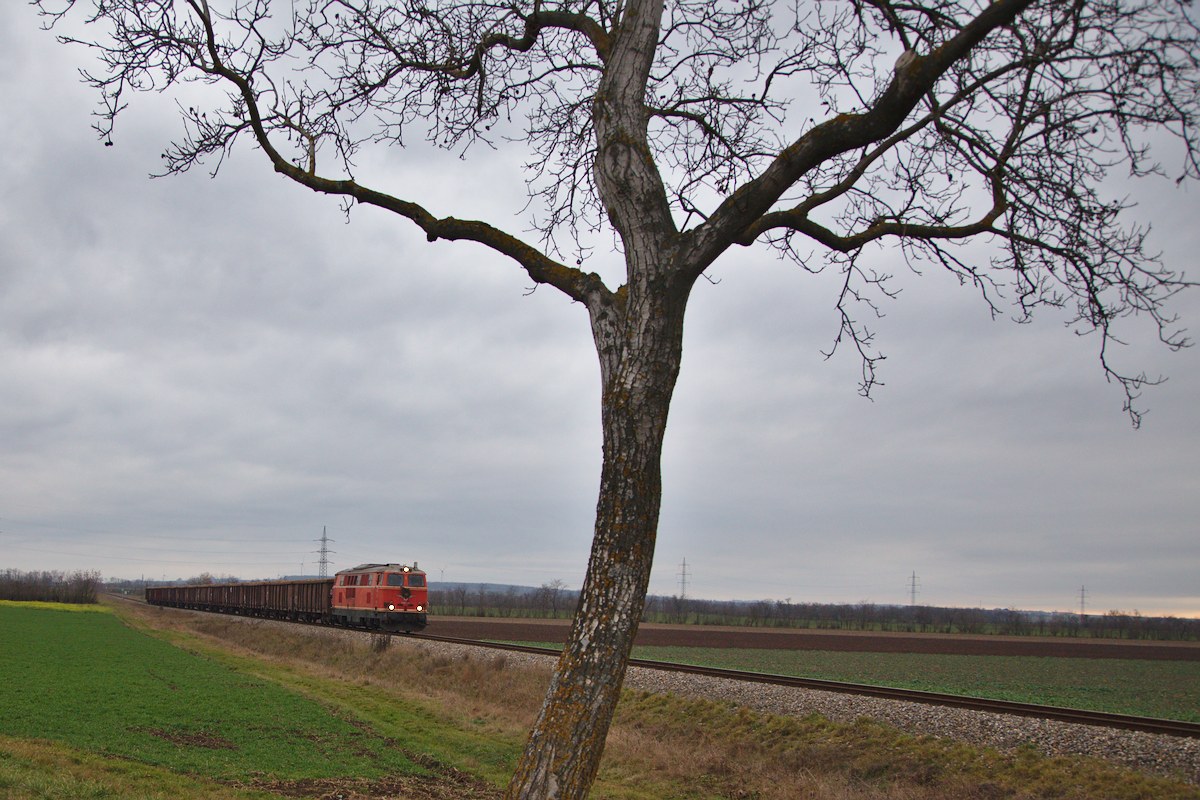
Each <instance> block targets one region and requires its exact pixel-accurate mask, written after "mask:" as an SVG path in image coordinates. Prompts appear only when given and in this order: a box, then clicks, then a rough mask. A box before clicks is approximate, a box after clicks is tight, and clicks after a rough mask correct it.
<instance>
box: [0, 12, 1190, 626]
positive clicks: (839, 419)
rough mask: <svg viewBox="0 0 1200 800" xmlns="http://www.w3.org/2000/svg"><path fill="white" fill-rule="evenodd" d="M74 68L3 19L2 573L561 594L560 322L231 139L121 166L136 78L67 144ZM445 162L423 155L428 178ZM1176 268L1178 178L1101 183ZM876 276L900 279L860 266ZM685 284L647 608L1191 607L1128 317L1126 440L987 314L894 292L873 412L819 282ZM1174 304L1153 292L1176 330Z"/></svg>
mask: <svg viewBox="0 0 1200 800" xmlns="http://www.w3.org/2000/svg"><path fill="white" fill-rule="evenodd" d="M85 58H86V55H85V54H83V53H80V52H77V51H73V50H70V49H68V48H65V47H62V46H60V45H57V44H55V43H54V41H53V39H52V37H51V36H50V35H49V34H46V33H44V32H41V31H39V30H38V25H37V21H36V19H35V17H34V15H33V13H32V11H31V10H30V9H29V8H28V7H27V6H25V4H23V3H5V4H3V6H0V109H3V110H2V111H0V174H2V175H3V181H4V189H5V190H4V195H3V199H2V200H0V569H7V568H15V569H20V570H41V569H60V570H74V569H88V570H98V571H99V572H101V573H102V574H103V575H104V576H105V577H123V578H138V577H142V576H144V577H146V578H154V579H162V578H165V579H174V578H178V577H186V576H191V575H196V574H198V573H201V572H211V573H214V574H218V575H237V576H241V577H276V576H280V575H284V574H295V573H297V572H300V571H301V570H304V571H305V572H309V573H315V572H316V562H317V554H316V550H317V549H318V546H319V545H318V543H317V540H318V539H319V538H320V536H321V532H322V529H323V528H327V529H328V532H329V536H330V538H331V539H332V540H333V542H332V544H331V545H330V548H331V550H332V551H333V554H332V555H331V563H332V568H333V569H341V568H344V567H347V566H352V565H354V564H356V563H360V562H364V561H402V562H412V561H417V562H419V564H420V566H421V567H423V568H425V569H427V570H429V572H430V574H431V578H432V579H433V580H439V579H444V580H447V581H450V580H455V581H488V582H497V583H518V584H525V585H535V586H536V585H540V584H542V583H545V582H547V581H551V580H554V579H561V580H563V581H564V582H565V583H566V584H567V585H569V586H571V587H578V586H579V584H580V582H581V580H582V576H583V572H584V569H585V566H586V560H587V552H588V545H589V542H590V538H591V524H592V517H593V512H594V508H595V493H596V489H597V484H598V476H599V467H600V439H599V378H598V368H597V366H596V360H595V355H594V351H593V348H592V342H591V338H590V333H589V330H588V325H587V319H586V315H585V312H584V310H583V308H582V307H581V306H578V305H572V304H571V303H569V302H568V301H567V300H566V299H565V298H564V297H563V296H561V295H559V294H558V293H556V292H555V291H553V290H551V289H549V288H547V287H543V288H542V289H540V290H538V291H537V292H535V293H533V294H530V293H529V291H528V289H529V285H530V281H529V280H528V279H527V278H525V277H523V274H522V273H521V272H520V271H519V270H518V269H517V268H516V267H515V266H513V265H512V264H511V263H509V262H506V261H504V260H502V259H500V258H498V257H496V256H493V255H491V254H489V253H488V252H486V251H484V250H483V249H481V248H478V247H475V246H473V245H469V244H453V243H437V244H432V245H431V244H428V243H427V242H426V241H425V239H424V237H423V236H422V235H420V233H419V231H417V230H416V229H415V228H413V227H411V226H409V225H407V224H405V223H404V222H403V221H401V220H398V219H396V218H389V217H388V216H387V215H385V214H383V213H382V212H375V211H371V210H361V209H360V210H356V211H355V212H354V213H353V214H352V215H351V217H350V220H349V223H347V221H346V218H345V216H344V215H343V214H342V213H341V210H340V208H339V206H338V204H337V202H335V201H331V200H329V199H325V198H320V197H316V196H314V195H311V194H309V193H307V192H306V190H303V189H301V188H300V187H297V186H295V185H292V184H289V183H288V182H286V181H285V180H284V179H282V178H280V177H278V176H276V175H274V173H272V172H271V170H270V169H269V167H268V166H267V164H266V162H265V160H264V159H263V158H262V156H261V154H259V153H257V152H255V151H252V150H250V149H248V148H245V149H242V150H239V151H237V152H236V153H235V154H234V156H233V158H232V160H231V161H230V162H229V163H227V164H226V166H225V167H224V168H223V170H222V172H221V173H220V175H218V176H217V178H216V179H210V178H209V177H208V175H207V174H206V173H205V172H204V171H203V170H197V171H194V172H193V173H192V174H188V175H185V176H182V177H174V178H168V179H158V180H149V179H148V178H147V175H148V174H149V173H151V172H153V171H155V170H156V169H157V161H158V158H159V154H160V153H161V152H162V149H163V148H164V147H165V145H166V144H167V143H168V142H169V141H170V140H171V138H172V137H174V136H175V135H176V134H177V133H178V121H177V119H176V117H175V115H174V110H173V106H172V105H171V102H170V101H169V100H168V99H167V98H160V97H142V98H136V102H135V106H134V109H133V111H132V112H131V113H130V114H129V115H128V117H127V118H126V119H125V120H124V123H123V125H122V127H121V129H120V130H119V132H118V136H117V138H116V143H115V146H113V147H104V146H102V145H101V143H100V142H99V141H97V139H96V136H95V134H94V132H93V131H92V130H91V129H90V127H89V125H90V122H91V120H90V116H89V115H90V113H91V111H92V110H93V108H94V104H93V101H94V97H93V96H92V95H91V94H90V92H89V91H88V90H87V89H86V88H85V87H83V86H82V85H81V84H80V83H79V81H78V77H77V75H76V72H75V70H76V69H77V67H78V66H80V65H81V64H83V63H85V61H84V59H85ZM479 155H481V156H484V158H483V159H482V160H480V159H475V160H474V161H472V162H471V163H470V165H469V166H470V169H469V171H467V172H463V171H462V170H461V167H462V164H461V163H460V162H458V161H457V159H456V158H455V157H454V156H444V155H443V156H441V157H431V156H430V155H429V154H428V153H424V152H421V153H413V154H408V153H403V152H392V153H389V154H386V155H385V156H383V157H380V158H379V159H378V160H377V161H375V162H370V161H368V162H366V168H365V169H364V170H363V175H364V177H367V178H370V179H373V180H376V182H377V183H378V184H379V188H382V189H385V190H393V191H396V192H399V193H403V192H405V191H410V189H409V188H407V187H421V191H423V192H426V193H427V195H428V196H429V198H430V200H429V206H430V207H431V208H432V210H433V211H434V213H436V214H439V215H449V214H454V215H458V216H469V215H474V216H478V217H481V218H485V219H487V220H488V221H491V222H493V223H496V224H498V225H501V226H502V227H509V228H513V229H516V230H517V231H519V230H521V228H522V222H521V221H520V218H519V217H517V216H516V214H517V212H518V211H519V210H520V208H521V206H522V203H523V200H524V194H523V187H522V185H521V184H520V174H519V173H517V172H514V171H513V170H512V169H510V168H506V166H505V165H504V164H503V163H500V161H499V160H498V159H491V160H489V159H488V158H487V157H486V154H485V153H483V151H480V153H479ZM451 170H453V172H452V171H451ZM1122 191H1128V192H1132V193H1135V195H1136V196H1137V197H1139V198H1140V199H1141V201H1142V206H1141V209H1140V214H1141V216H1142V218H1143V219H1145V220H1147V221H1150V222H1152V223H1153V225H1154V235H1153V243H1154V246H1155V247H1156V248H1158V249H1160V250H1162V251H1163V253H1164V255H1165V258H1166V260H1167V261H1168V262H1169V263H1170V264H1171V265H1173V266H1175V267H1177V268H1180V269H1184V270H1186V271H1188V272H1189V274H1190V275H1192V276H1196V275H1200V269H1197V268H1196V265H1195V254H1196V253H1200V224H1198V223H1197V220H1200V194H1198V192H1200V187H1191V188H1190V189H1189V188H1186V187H1185V188H1182V189H1177V188H1176V187H1175V186H1174V185H1173V184H1172V183H1171V182H1169V181H1162V182H1158V183H1154V184H1150V185H1147V186H1144V187H1133V188H1128V189H1122ZM878 264H879V265H880V266H881V267H882V268H885V269H891V270H894V271H902V270H903V267H902V266H901V265H900V262H899V261H898V260H897V258H896V257H895V256H894V255H892V254H889V253H887V252H883V253H881V254H880V255H879V257H878ZM709 275H710V277H711V278H712V282H707V281H702V282H701V283H700V284H699V286H698V287H697V289H696V291H695V293H694V295H693V300H692V304H691V307H690V310H689V317H688V330H687V334H686V341H685V353H684V365H683V373H682V376H681V378H680V381H679V386H678V390H677V392H676V396H675V402H674V406H673V410H672V416H671V421H670V424H669V426H668V434H667V443H666V452H665V456H664V500H663V512H662V520H661V525H660V533H659V543H658V550H657V556H656V565H655V569H654V573H653V576H652V580H651V591H652V592H654V593H660V594H677V593H678V592H679V591H680V589H681V585H680V573H681V572H682V570H681V564H682V563H683V561H684V560H685V559H686V562H687V569H686V572H687V587H686V588H687V594H688V595H689V596H695V597H705V598H747V599H751V598H773V599H784V598H791V599H792V600H793V601H795V602H807V601H817V602H859V601H863V600H868V601H872V602H876V603H907V602H908V601H909V599H910V594H909V592H910V588H911V583H912V576H913V574H914V573H915V575H916V579H917V590H918V595H917V600H918V602H922V603H928V604H934V605H965V606H983V607H988V608H991V607H1016V608H1031V609H1032V608H1042V609H1059V610H1076V611H1077V610H1078V608H1079V602H1080V590H1081V587H1086V588H1085V602H1086V607H1087V610H1089V611H1092V612H1103V611H1106V610H1108V609H1122V610H1127V611H1132V610H1133V609H1139V610H1141V611H1142V612H1143V613H1172V614H1177V615H1189V616H1200V536H1198V520H1200V460H1198V456H1197V445H1198V444H1200V419H1198V417H1197V413H1196V408H1197V399H1198V398H1200V350H1197V349H1196V348H1193V349H1191V350H1188V351H1184V352H1181V353H1170V352H1169V351H1167V350H1166V349H1165V348H1163V347H1161V346H1158V345H1156V344H1155V343H1154V342H1153V331H1151V330H1150V329H1149V328H1147V327H1137V326H1134V328H1131V329H1129V330H1128V332H1127V333H1128V335H1129V337H1130V338H1131V340H1132V341H1133V342H1134V343H1133V344H1131V346H1129V347H1127V348H1125V349H1124V350H1123V351H1122V352H1121V354H1120V356H1119V358H1120V360H1121V363H1123V364H1124V365H1126V366H1130V367H1136V368H1139V369H1145V371H1146V372H1148V373H1150V374H1159V373H1162V374H1165V375H1167V376H1169V378H1170V380H1169V381H1168V382H1167V383H1166V384H1165V385H1163V386H1161V387H1158V388H1154V389H1151V390H1148V391H1147V392H1146V394H1145V397H1144V402H1145V405H1146V406H1147V407H1148V408H1149V409H1150V413H1149V414H1148V415H1147V417H1146V420H1145V423H1144V425H1143V427H1142V429H1141V430H1138V431H1134V430H1132V428H1131V426H1130V424H1129V422H1128V419H1127V418H1126V417H1125V416H1124V415H1123V413H1122V410H1121V404H1122V394H1121V392H1120V390H1119V388H1118V387H1116V386H1114V385H1110V384H1107V383H1106V382H1105V380H1104V376H1103V373H1102V371H1101V369H1100V367H1099V364H1098V362H1097V351H1096V346H1097V342H1096V341H1095V339H1094V338H1080V337H1077V336H1076V335H1074V334H1073V333H1072V332H1071V331H1070V330H1068V329H1066V328H1065V327H1064V325H1063V320H1062V319H1061V318H1055V317H1054V316H1053V315H1046V316H1044V317H1043V318H1042V319H1040V320H1039V321H1037V322H1036V323H1034V324H1031V325H1024V326H1021V325H1015V324H1013V323H1012V322H1010V321H1008V320H1005V319H999V320H992V319H991V317H990V316H989V315H988V313H987V309H986V308H985V306H984V305H983V303H982V302H981V301H980V299H979V297H978V296H977V295H975V294H973V293H972V291H971V290H970V289H964V288H960V287H959V286H958V285H957V283H956V282H955V281H953V280H951V279H950V278H949V277H948V276H945V275H940V274H936V273H929V274H926V275H924V276H922V277H919V278H917V277H905V278H904V280H903V287H904V291H903V293H902V295H901V297H900V298H899V300H897V301H895V302H892V303H889V304H888V305H887V306H886V307H885V309H884V310H885V312H886V317H885V318H884V319H882V320H880V321H879V322H878V323H877V324H876V325H875V328H876V329H877V330H878V333H879V342H880V348H881V350H882V351H883V353H884V354H885V355H886V356H887V360H886V362H884V364H883V365H882V372H881V379H882V381H883V382H884V383H885V385H884V386H882V387H880V388H879V389H878V390H877V392H876V393H875V396H874V399H873V400H864V399H862V398H860V397H859V396H858V394H857V391H856V390H857V383H858V376H859V364H858V363H857V361H856V360H855V358H854V357H853V356H852V354H851V353H849V352H847V353H839V354H838V355H837V356H836V357H835V358H834V359H832V360H830V361H826V360H825V359H824V358H823V357H822V355H821V351H822V350H823V349H827V348H828V347H829V345H830V342H831V340H832V337H833V336H834V335H835V333H836V326H837V323H838V320H837V317H836V315H835V313H834V301H835V294H834V288H835V287H834V286H833V285H832V284H831V282H830V281H829V280H826V279H824V278H814V277H813V276H811V275H808V274H805V273H802V272H800V271H798V270H797V269H796V268H795V267H793V266H791V265H788V264H785V263H781V262H778V261H776V260H775V259H774V257H773V256H772V254H771V253H770V252H768V251H767V250H765V249H755V250H738V251H736V252H732V253H730V254H728V255H727V256H726V257H725V258H724V259H723V260H722V261H720V262H718V264H717V265H716V266H715V267H714V268H713V269H712V270H710V272H709ZM1198 294H1200V293H1196V292H1193V293H1191V294H1190V295H1188V296H1185V297H1183V298H1181V299H1180V300H1179V301H1178V302H1176V303H1175V304H1174V305H1173V306H1172V307H1173V308H1174V309H1175V310H1177V311H1178V312H1179V313H1181V314H1182V315H1183V316H1184V317H1185V318H1186V319H1187V320H1189V321H1190V323H1191V326H1192V327H1193V329H1196V328H1197V327H1200V296H1197V295H1198Z"/></svg>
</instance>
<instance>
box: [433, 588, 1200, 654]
mask: <svg viewBox="0 0 1200 800" xmlns="http://www.w3.org/2000/svg"><path fill="white" fill-rule="evenodd" d="M578 600H579V592H577V591H571V590H567V589H566V588H565V586H564V584H563V583H562V582H561V581H552V582H551V583H547V584H543V585H542V586H540V587H537V588H533V587H522V586H494V585H487V584H484V585H472V584H450V585H445V586H439V585H438V584H436V583H434V584H431V585H430V589H429V605H430V609H431V611H432V612H433V613H434V614H447V615H457V616H480V617H548V618H555V617H559V618H568V617H570V616H571V615H572V614H573V613H574V610H575V605H576V603H577V602H578ZM642 620H643V621H644V622H666V623H682V624H695V625H735V626H750V627H787V628H820V629H827V630H862V631H896V632H907V633H970V634H995V635H1003V636H1067V637H1096V638H1108V639H1156V640H1172V641H1196V640H1200V619H1189V618H1182V617H1149V616H1143V615H1142V614H1140V613H1139V612H1137V611H1132V612H1124V611H1116V610H1114V611H1109V612H1107V613H1105V614H1087V615H1083V616H1081V615H1079V614H1076V613H1069V612H1043V611H1021V610H1017V609H1011V608H1003V609H1001V608H996V609H985V608H942V607H939V606H895V605H878V604H875V603H840V604H838V603H793V602H791V601H789V600H698V599H692V598H680V597H664V596H661V595H651V596H650V597H648V598H647V599H646V610H645V612H644V613H643V614H642Z"/></svg>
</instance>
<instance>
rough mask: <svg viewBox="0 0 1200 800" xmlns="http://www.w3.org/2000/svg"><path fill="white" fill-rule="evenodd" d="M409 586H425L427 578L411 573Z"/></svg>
mask: <svg viewBox="0 0 1200 800" xmlns="http://www.w3.org/2000/svg"><path fill="white" fill-rule="evenodd" d="M408 585H409V586H417V587H421V586H424V585H425V576H424V575H415V574H412V573H409V576H408Z"/></svg>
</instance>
